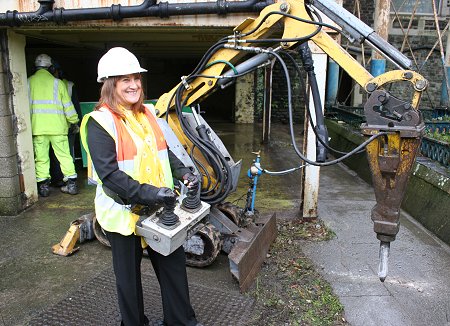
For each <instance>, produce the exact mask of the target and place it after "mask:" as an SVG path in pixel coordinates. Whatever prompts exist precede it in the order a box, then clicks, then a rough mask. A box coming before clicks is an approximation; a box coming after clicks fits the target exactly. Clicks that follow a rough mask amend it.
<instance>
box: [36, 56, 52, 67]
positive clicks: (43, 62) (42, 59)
mask: <svg viewBox="0 0 450 326" xmlns="http://www.w3.org/2000/svg"><path fill="white" fill-rule="evenodd" d="M34 65H35V67H36V68H48V67H50V66H51V65H52V58H50V56H49V55H47V54H44V53H43V54H39V55H38V56H37V57H36V60H34Z"/></svg>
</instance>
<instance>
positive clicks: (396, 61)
mask: <svg viewBox="0 0 450 326" xmlns="http://www.w3.org/2000/svg"><path fill="white" fill-rule="evenodd" d="M39 2H40V3H41V4H42V3H43V2H45V3H46V5H47V7H46V8H41V9H40V10H38V12H37V13H20V14H19V13H17V12H7V13H5V14H0V25H2V24H3V25H11V26H14V25H16V26H17V25H19V24H22V23H29V24H30V23H40V22H42V21H45V22H49V21H54V22H58V19H59V20H61V21H70V20H83V19H108V18H111V19H112V18H114V17H112V16H111V15H113V13H114V12H115V13H116V14H118V12H119V11H120V12H121V13H122V15H123V16H122V18H128V17H143V16H150V15H155V16H156V15H157V12H158V11H157V8H155V7H158V8H160V6H161V3H160V4H156V3H155V2H152V1H144V3H143V4H142V5H141V6H140V7H146V6H147V9H146V10H142V11H138V10H134V11H132V10H131V9H136V8H131V9H130V10H126V9H128V8H126V7H122V8H119V9H120V10H119V11H118V10H113V9H114V8H115V9H117V5H113V6H112V7H111V10H110V12H111V14H110V15H109V16H108V15H107V14H104V13H103V14H100V12H101V10H100V9H101V8H96V9H98V10H97V11H95V12H93V13H92V15H90V16H89V17H85V18H83V17H80V15H77V12H76V10H77V9H73V10H71V9H69V10H61V8H59V9H55V10H52V5H49V4H48V3H49V2H52V1H39ZM220 3H222V2H218V4H220ZM243 3H245V2H243ZM252 3H253V6H254V5H255V4H258V3H259V4H260V8H259V7H258V8H259V9H258V11H260V13H259V16H258V17H257V18H247V19H246V20H244V21H243V22H242V23H241V24H239V25H238V26H236V27H235V28H234V31H233V34H232V35H229V36H227V37H224V38H222V39H220V40H218V42H216V43H215V44H213V45H212V46H211V47H210V48H209V49H208V50H207V51H206V52H205V54H204V56H203V57H202V58H201V60H200V61H199V63H198V65H197V66H196V67H195V69H194V70H193V71H192V72H191V73H190V74H189V75H187V76H183V77H182V78H181V82H180V83H179V84H178V85H177V86H175V87H174V88H173V89H172V90H171V91H169V92H168V93H165V94H163V95H162V96H161V97H159V99H158V100H157V101H156V103H155V104H154V108H155V110H156V113H157V116H158V117H159V124H160V126H161V128H162V129H163V130H164V133H165V135H166V138H167V140H168V144H169V147H170V148H171V149H172V150H173V151H174V153H175V154H176V155H177V156H178V157H179V158H180V159H181V160H182V161H183V162H184V163H185V164H186V165H187V166H192V167H194V169H195V173H197V174H198V175H199V176H201V181H202V182H201V186H200V187H198V189H194V190H192V189H191V190H189V189H183V185H180V189H179V191H180V197H179V201H178V203H177V205H176V206H175V207H163V208H161V209H160V210H159V211H157V212H148V213H147V214H143V215H142V218H141V220H140V221H139V222H138V223H137V225H136V233H137V234H139V235H142V236H143V237H145V239H146V241H147V243H148V244H149V245H150V246H151V247H152V248H153V249H155V250H157V251H159V252H161V253H163V254H169V253H170V252H172V251H173V250H175V249H176V248H178V247H179V246H181V245H183V246H185V251H186V256H187V264H188V265H192V266H199V267H202V266H207V265H209V264H211V263H212V262H213V261H214V260H215V258H216V256H217V255H218V253H219V252H220V250H223V251H224V252H226V253H227V254H228V258H229V262H230V270H231V273H232V274H233V276H234V277H235V278H236V279H237V280H238V282H239V286H240V288H241V290H242V291H245V290H246V289H247V288H248V287H249V286H250V285H251V284H252V281H253V279H254V278H255V276H256V274H257V273H258V271H259V269H260V266H261V264H262V262H263V260H264V258H265V257H266V254H267V252H268V250H269V247H270V244H271V243H272V242H273V241H274V239H275V237H276V221H275V218H276V217H275V215H273V216H271V217H270V218H262V217H261V216H259V215H258V213H257V212H255V210H254V209H253V208H254V206H253V204H254V193H252V192H251V191H249V196H248V198H247V199H248V200H247V203H246V205H245V206H246V207H245V208H239V207H237V206H235V205H231V204H230V203H227V202H226V198H227V196H228V195H229V194H230V193H231V192H233V191H234V190H235V189H236V187H237V178H238V176H239V173H240V169H241V165H242V164H241V162H240V161H238V162H235V161H234V160H233V159H232V158H231V156H230V155H229V153H228V151H227V150H226V148H225V146H224V145H223V143H222V142H221V140H220V139H219V137H218V136H217V134H216V133H215V132H214V131H213V130H212V128H211V127H210V126H209V125H208V124H207V122H206V121H205V120H204V119H203V117H202V116H201V114H200V110H199V103H200V102H201V101H202V100H203V99H204V98H206V97H207V96H209V95H211V94H212V93H213V92H215V91H220V90H221V89H223V88H225V87H227V86H229V85H230V84H232V83H234V81H235V80H236V79H237V78H239V77H240V76H243V75H244V74H247V73H250V72H253V71H254V70H256V69H258V68H260V67H264V66H265V65H268V64H270V62H271V61H272V60H276V61H278V62H279V64H280V65H281V67H282V70H283V72H284V75H285V78H286V83H287V89H286V92H287V97H288V107H287V108H286V109H287V110H288V112H289V117H290V119H291V120H292V99H291V87H290V85H291V82H290V76H289V71H288V69H287V65H286V61H285V59H286V58H289V53H291V52H292V51H296V52H297V53H298V54H299V56H300V58H301V61H302V67H303V68H304V69H305V71H306V73H307V79H308V86H307V87H308V88H309V91H310V94H311V96H312V100H313V101H312V102H313V103H314V114H313V113H312V112H311V114H309V117H310V118H309V120H310V121H309V123H310V126H311V128H312V129H313V131H314V134H315V135H316V158H315V160H311V159H310V158H308V157H306V156H305V154H304V153H303V152H302V151H301V150H300V149H298V148H297V146H296V143H295V139H294V130H293V127H292V125H293V123H292V121H291V123H290V133H291V137H292V145H293V148H294V150H295V152H296V154H297V155H298V159H299V162H302V163H304V164H308V165H315V166H324V167H325V166H329V165H332V164H336V163H338V162H340V161H342V160H343V159H345V158H347V157H349V156H351V155H353V154H355V153H357V152H359V151H360V150H363V149H365V151H366V153H367V158H368V162H369V167H370V170H371V173H372V180H373V188H374V192H375V197H376V205H375V206H374V207H373V209H372V213H371V218H372V221H373V225H374V232H375V233H376V236H377V238H378V240H379V241H380V251H379V259H380V262H379V270H378V276H379V278H380V280H381V281H384V280H385V278H386V277H387V273H388V257H389V250H390V243H391V242H392V241H394V240H395V238H396V235H397V233H398V231H399V227H400V224H399V218H400V205H401V202H402V199H403V196H404V194H405V191H406V185H407V182H408V178H409V175H410V172H411V169H412V166H413V163H414V160H415V158H416V155H417V153H418V148H419V145H420V142H421V138H422V134H423V131H424V122H423V119H422V116H421V113H420V112H419V110H418V109H419V103H420V99H421V95H422V92H423V91H424V90H425V89H426V87H427V85H428V82H427V80H426V79H425V78H424V77H423V76H421V75H420V74H418V73H417V72H415V71H413V70H412V69H411V67H412V63H411V61H410V60H409V59H408V58H407V57H406V56H404V55H403V54H402V53H401V52H400V51H398V50H397V49H395V48H394V47H393V46H392V45H390V44H389V43H388V42H386V41H385V40H384V39H382V38H381V37H380V36H378V35H377V34H376V33H375V31H374V30H373V29H371V28H370V27H369V26H367V25H366V24H364V23H363V22H361V21H360V20H359V19H358V18H356V17H355V16H354V15H352V14H351V13H350V12H348V11H347V10H345V9H344V8H342V7H341V6H339V5H337V4H336V3H335V2H334V1H332V0H279V1H273V2H272V1H269V2H259V1H256V2H255V1H252ZM197 4H198V3H197ZM205 4H206V3H205ZM222 4H223V8H222V9H223V10H226V7H227V6H229V7H230V8H232V3H231V2H229V3H225V2H223V3H222ZM119 6H120V5H119ZM166 6H167V8H166V9H165V10H166V14H167V15H168V14H175V12H176V9H174V7H171V6H174V5H171V4H167V3H166ZM177 6H178V9H179V11H182V9H183V6H181V4H177ZM241 6H242V3H241ZM113 7H114V8H113ZM132 7H133V6H132ZM134 7H138V6H134ZM195 8H196V7H195V6H191V7H189V10H188V9H186V12H187V13H188V14H203V13H210V12H209V11H208V10H206V9H205V10H203V9H202V10H197V11H196V9H195ZM205 8H206V7H205ZM233 8H234V7H233ZM141 9H142V8H141ZM153 9H155V10H153ZM80 10H82V9H80ZM241 10H242V11H241V12H244V11H245V10H246V9H245V10H244V9H242V8H241ZM237 11H238V10H237V9H236V11H233V12H237ZM96 14H98V15H97V16H96ZM37 15H39V17H41V19H37V18H36V16H37ZM64 15H66V16H64ZM324 16H326V17H328V18H329V20H330V21H331V22H333V24H332V25H331V24H328V23H325V22H324V21H323V19H322V18H323V17H324ZM33 17H34V19H33ZM64 17H65V18H64ZM44 18H45V19H44ZM115 20H117V19H115ZM327 31H328V32H327ZM329 32H331V33H335V34H341V35H343V36H344V37H346V38H347V39H349V41H350V42H357V43H365V44H367V45H369V46H370V47H371V48H372V49H374V50H375V51H377V52H378V53H380V54H382V55H383V56H384V57H385V58H386V59H387V60H389V61H390V62H391V63H392V65H393V66H394V67H395V69H394V70H391V71H388V72H385V73H383V74H381V75H379V76H376V77H374V76H372V75H371V74H370V73H369V72H368V71H367V70H366V69H365V68H364V67H363V66H361V65H360V64H359V63H358V62H357V61H356V60H355V59H354V58H353V57H352V56H351V55H350V54H349V53H348V52H347V51H346V50H345V49H344V48H343V47H341V46H340V45H339V43H338V42H337V41H336V40H335V39H334V38H333V37H332V36H330V33H329ZM311 43H314V44H315V45H316V46H317V47H319V48H320V49H321V50H322V51H324V52H325V53H326V54H327V55H328V56H329V57H330V58H331V59H333V60H334V61H335V62H336V63H337V64H338V65H339V66H340V67H341V68H342V69H343V70H344V71H346V72H347V74H348V75H349V76H350V77H351V78H353V80H355V81H356V82H357V83H358V84H359V85H361V87H362V89H364V90H365V92H366V93H367V101H366V103H365V105H364V114H365V117H366V122H365V123H363V124H362V125H361V133H362V134H363V135H364V136H365V138H366V140H365V142H364V143H363V144H361V145H360V146H358V147H356V148H355V149H353V150H352V151H350V152H349V153H346V154H345V155H343V156H341V157H340V158H338V159H329V158H328V151H329V150H332V149H331V148H330V146H329V145H328V133H327V130H326V127H325V124H324V117H323V112H322V109H321V99H320V96H319V91H318V85H317V81H316V76H315V72H314V62H313V59H312V55H311V50H310V47H309V45H310V44H311ZM291 57H292V56H291ZM293 62H295V61H293ZM296 66H297V68H298V69H299V68H300V67H299V65H298V64H297V63H296ZM392 83H402V84H407V85H409V89H410V96H409V97H410V98H409V99H401V98H398V97H395V96H393V95H392V94H391V93H390V92H389V90H388V88H389V87H388V85H389V84H392ZM404 94H406V92H405V93H404ZM311 117H315V119H312V118H311ZM263 172H264V169H262V168H261V166H260V164H259V161H258V160H257V161H255V163H254V164H253V166H252V168H251V169H250V170H249V176H250V177H252V178H253V180H254V181H255V185H256V180H257V177H258V176H259V175H260V174H261V173H263ZM92 215H93V214H92ZM92 234H95V236H96V237H97V238H98V239H99V240H100V241H101V242H103V243H105V244H107V240H106V238H105V237H104V235H103V233H102V230H101V228H100V227H99V225H98V223H96V221H95V216H94V217H92V216H91V217H90V218H89V217H83V218H82V219H80V220H77V221H74V222H73V223H72V225H71V228H70V229H69V231H68V233H67V234H66V236H65V237H64V238H63V239H62V240H61V242H60V243H59V244H57V245H55V246H54V248H53V249H54V252H55V253H58V254H63V255H67V254H69V253H71V252H73V250H74V247H75V243H76V242H77V240H78V241H80V242H81V240H82V239H87V238H90V237H92V236H93V235H92Z"/></svg>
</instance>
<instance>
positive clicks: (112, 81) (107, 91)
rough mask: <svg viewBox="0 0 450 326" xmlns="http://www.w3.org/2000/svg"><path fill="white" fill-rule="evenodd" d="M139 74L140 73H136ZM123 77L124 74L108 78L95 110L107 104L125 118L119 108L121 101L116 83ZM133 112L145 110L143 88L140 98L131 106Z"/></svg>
mask: <svg viewBox="0 0 450 326" xmlns="http://www.w3.org/2000/svg"><path fill="white" fill-rule="evenodd" d="M136 75H139V74H136ZM120 78H122V76H113V77H109V78H107V79H106V80H105V81H104V82H103V85H102V88H101V90H100V99H99V100H98V103H97V105H96V106H95V108H94V110H99V109H100V108H101V107H104V106H107V107H108V108H109V109H110V110H111V111H112V112H113V113H115V114H117V115H118V116H119V117H120V118H124V117H125V116H124V114H123V113H122V112H121V111H120V110H119V104H120V103H119V102H118V101H117V97H116V83H117V81H118V80H119V79H120ZM131 110H132V111H133V113H138V112H141V113H142V112H145V107H144V90H143V89H142V88H141V95H140V96H139V100H138V101H137V102H136V103H134V104H133V105H132V106H131Z"/></svg>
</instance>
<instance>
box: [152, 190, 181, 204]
mask: <svg viewBox="0 0 450 326" xmlns="http://www.w3.org/2000/svg"><path fill="white" fill-rule="evenodd" d="M176 200H177V195H176V194H175V193H174V192H173V190H172V189H170V188H166V187H161V188H159V190H158V193H157V194H156V198H155V201H156V203H157V204H163V205H169V206H170V205H174V204H175V201H176Z"/></svg>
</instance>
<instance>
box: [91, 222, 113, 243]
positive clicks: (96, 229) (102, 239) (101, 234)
mask: <svg viewBox="0 0 450 326" xmlns="http://www.w3.org/2000/svg"><path fill="white" fill-rule="evenodd" d="M92 223H93V224H94V234H95V237H96V238H97V240H98V241H100V243H101V244H102V245H105V246H107V247H111V244H110V243H109V240H108V238H107V237H106V235H105V232H104V231H103V229H102V227H101V226H100V224H98V222H97V218H96V217H95V215H94V218H93V221H92Z"/></svg>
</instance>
